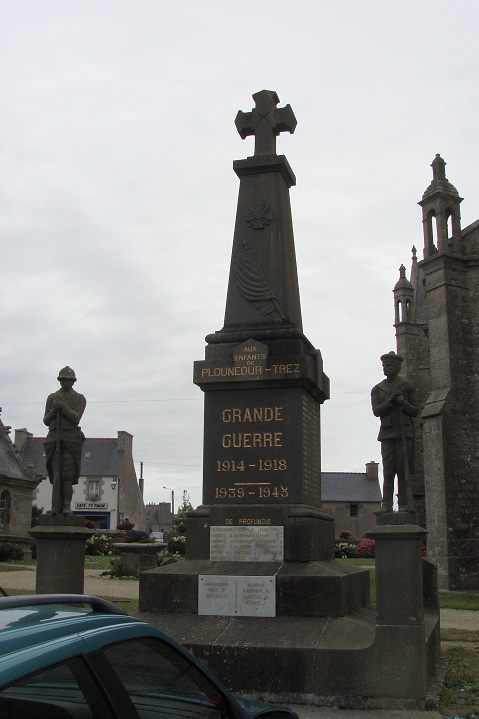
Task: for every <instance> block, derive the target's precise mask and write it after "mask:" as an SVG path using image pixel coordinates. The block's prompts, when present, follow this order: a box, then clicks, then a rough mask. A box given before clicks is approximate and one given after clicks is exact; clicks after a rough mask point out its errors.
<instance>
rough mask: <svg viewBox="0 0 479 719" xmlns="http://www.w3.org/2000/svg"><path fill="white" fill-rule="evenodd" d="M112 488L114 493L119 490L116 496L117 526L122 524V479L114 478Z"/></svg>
mask: <svg viewBox="0 0 479 719" xmlns="http://www.w3.org/2000/svg"><path fill="white" fill-rule="evenodd" d="M111 488H112V489H113V491H115V490H117V495H116V524H117V526H118V525H119V524H120V523H121V520H120V478H119V477H112V480H111Z"/></svg>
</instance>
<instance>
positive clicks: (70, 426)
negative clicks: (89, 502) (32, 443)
mask: <svg viewBox="0 0 479 719" xmlns="http://www.w3.org/2000/svg"><path fill="white" fill-rule="evenodd" d="M58 381H59V382H60V385H61V389H59V390H58V392H54V393H53V394H51V395H49V396H48V399H47V404H46V407H45V416H44V418H43V422H44V423H45V424H46V425H47V427H48V430H49V431H48V435H47V438H46V440H45V444H44V446H45V455H46V463H47V470H48V477H49V479H50V482H51V483H52V485H53V489H52V512H51V513H52V514H65V515H67V514H71V507H70V505H71V501H72V495H73V485H74V484H78V478H79V476H80V466H81V455H82V446H83V442H84V441H85V435H84V434H83V432H82V431H81V428H80V426H79V422H80V420H81V418H82V415H83V412H84V411H85V407H86V399H85V397H84V396H83V395H82V394H79V393H78V392H75V390H74V389H73V384H74V383H75V382H76V377H75V372H74V371H73V370H72V368H71V367H64V368H63V369H61V370H60V372H59V373H58Z"/></svg>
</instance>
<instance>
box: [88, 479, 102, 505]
mask: <svg viewBox="0 0 479 719" xmlns="http://www.w3.org/2000/svg"><path fill="white" fill-rule="evenodd" d="M87 497H88V499H89V500H90V501H95V500H96V499H100V481H99V480H98V479H91V480H90V481H89V482H88V491H87Z"/></svg>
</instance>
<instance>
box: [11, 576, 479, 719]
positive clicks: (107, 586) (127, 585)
mask: <svg viewBox="0 0 479 719" xmlns="http://www.w3.org/2000/svg"><path fill="white" fill-rule="evenodd" d="M102 571H103V570H102V569H86V570H85V594H93V595H95V596H100V597H115V598H116V599H138V580H137V579H112V578H111V577H102V576H101V574H102ZM0 586H1V587H4V588H7V589H25V590H28V589H31V591H32V592H34V591H35V568H34V567H32V568H29V569H25V570H16V571H14V572H0ZM441 627H443V628H444V629H467V630H469V631H472V630H476V631H479V612H468V611H460V610H458V609H442V610H441ZM398 719H399V718H398Z"/></svg>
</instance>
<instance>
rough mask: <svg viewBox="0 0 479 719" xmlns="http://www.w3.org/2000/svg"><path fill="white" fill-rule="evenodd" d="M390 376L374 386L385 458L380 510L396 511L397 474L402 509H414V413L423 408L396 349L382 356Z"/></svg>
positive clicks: (374, 410) (400, 509)
mask: <svg viewBox="0 0 479 719" xmlns="http://www.w3.org/2000/svg"><path fill="white" fill-rule="evenodd" d="M381 362H382V365H383V372H384V374H385V375H386V379H385V380H383V381H382V382H380V383H379V384H377V385H375V386H374V387H373V388H372V390H371V404H372V409H373V414H374V415H375V417H379V418H380V419H381V427H380V430H379V434H378V440H379V442H381V456H382V460H383V503H382V508H381V509H380V510H379V512H392V511H393V493H394V478H395V477H396V475H397V478H398V503H399V511H400V512H407V511H410V512H413V511H414V503H413V498H412V491H411V486H410V483H409V474H410V473H413V472H414V464H413V463H414V428H413V424H412V417H415V416H416V415H417V414H418V412H419V407H418V404H417V400H416V390H415V387H414V385H413V384H412V382H410V381H409V380H408V379H406V378H405V377H401V376H400V374H399V372H400V369H401V364H402V362H403V358H402V357H400V356H399V355H397V354H396V353H395V352H388V353H387V354H384V355H382V356H381Z"/></svg>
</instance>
